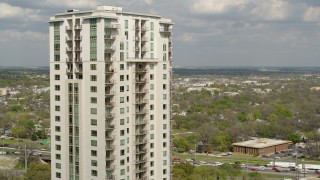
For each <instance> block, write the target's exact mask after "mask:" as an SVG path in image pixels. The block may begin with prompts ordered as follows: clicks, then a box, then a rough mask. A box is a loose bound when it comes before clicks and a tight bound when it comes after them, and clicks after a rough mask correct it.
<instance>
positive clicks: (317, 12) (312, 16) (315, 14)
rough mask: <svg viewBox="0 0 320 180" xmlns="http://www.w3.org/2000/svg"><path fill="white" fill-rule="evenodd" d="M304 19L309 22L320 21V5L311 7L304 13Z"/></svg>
mask: <svg viewBox="0 0 320 180" xmlns="http://www.w3.org/2000/svg"><path fill="white" fill-rule="evenodd" d="M303 20H304V21H307V22H317V21H320V7H309V8H308V9H307V10H306V12H305V14H304V17H303Z"/></svg>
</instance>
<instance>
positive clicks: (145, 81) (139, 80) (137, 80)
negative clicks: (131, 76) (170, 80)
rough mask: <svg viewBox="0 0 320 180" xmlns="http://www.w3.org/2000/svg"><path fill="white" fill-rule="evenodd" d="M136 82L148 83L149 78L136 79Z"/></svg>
mask: <svg viewBox="0 0 320 180" xmlns="http://www.w3.org/2000/svg"><path fill="white" fill-rule="evenodd" d="M136 83H147V79H136Z"/></svg>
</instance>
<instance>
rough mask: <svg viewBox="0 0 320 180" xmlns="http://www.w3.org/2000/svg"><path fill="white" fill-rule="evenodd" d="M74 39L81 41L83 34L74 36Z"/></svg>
mask: <svg viewBox="0 0 320 180" xmlns="http://www.w3.org/2000/svg"><path fill="white" fill-rule="evenodd" d="M74 40H76V41H81V40H82V36H75V37H74Z"/></svg>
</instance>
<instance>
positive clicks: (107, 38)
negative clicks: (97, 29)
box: [104, 35, 116, 40]
mask: <svg viewBox="0 0 320 180" xmlns="http://www.w3.org/2000/svg"><path fill="white" fill-rule="evenodd" d="M104 39H106V40H115V39H116V37H115V36H112V35H104Z"/></svg>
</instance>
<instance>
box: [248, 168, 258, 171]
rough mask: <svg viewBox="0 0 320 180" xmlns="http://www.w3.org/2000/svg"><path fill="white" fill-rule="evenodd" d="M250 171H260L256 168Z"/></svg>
mask: <svg viewBox="0 0 320 180" xmlns="http://www.w3.org/2000/svg"><path fill="white" fill-rule="evenodd" d="M250 171H258V168H255V167H253V168H250Z"/></svg>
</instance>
